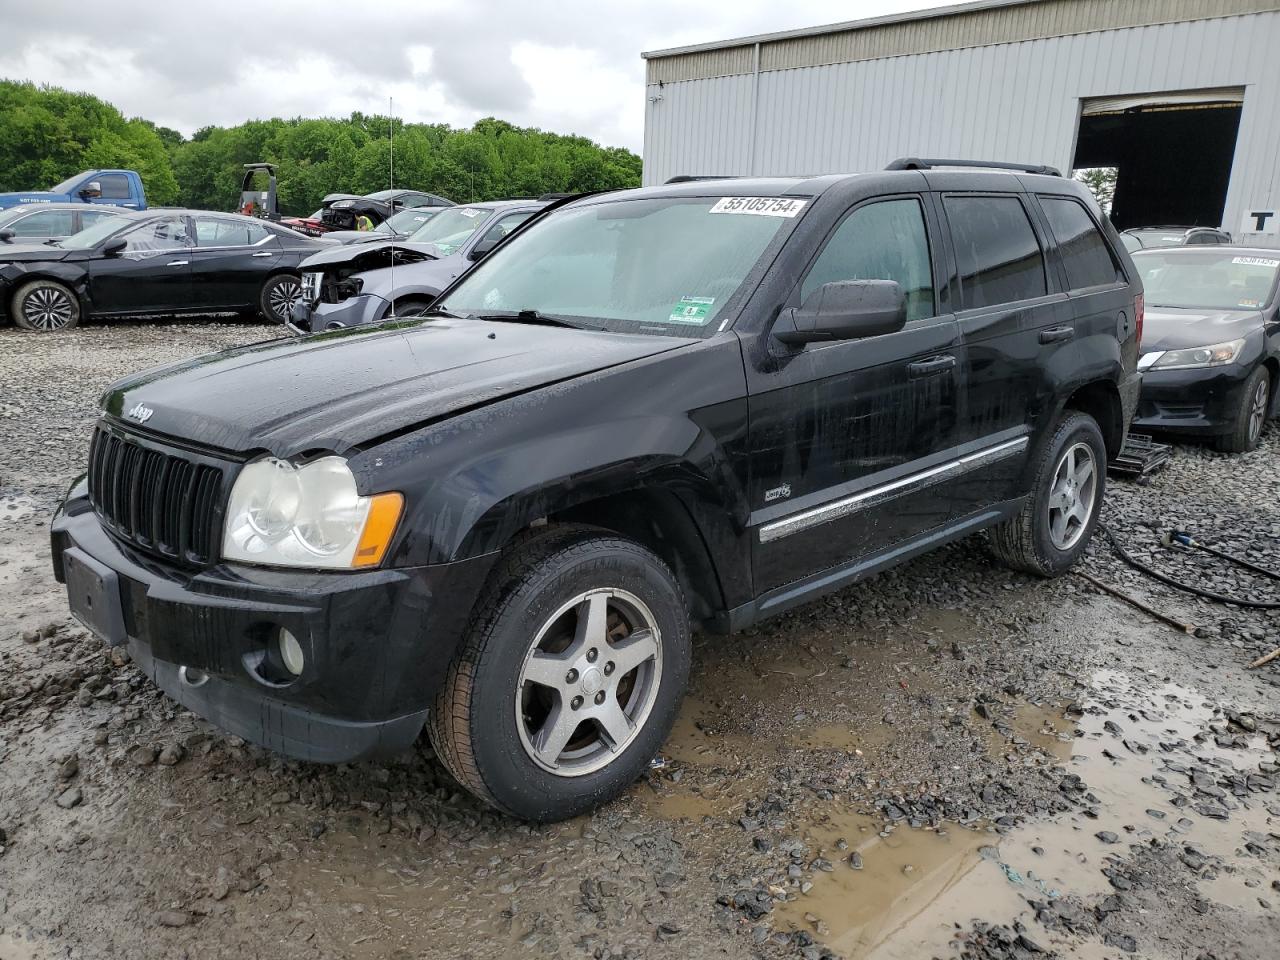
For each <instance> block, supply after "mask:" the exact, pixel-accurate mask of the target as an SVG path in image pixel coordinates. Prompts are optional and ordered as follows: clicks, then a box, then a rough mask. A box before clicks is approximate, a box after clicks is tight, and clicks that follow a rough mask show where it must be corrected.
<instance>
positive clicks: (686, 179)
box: [666, 173, 741, 183]
mask: <svg viewBox="0 0 1280 960" xmlns="http://www.w3.org/2000/svg"><path fill="white" fill-rule="evenodd" d="M739 179H741V178H740V177H739V176H738V175H737V174H734V173H679V174H676V175H675V176H674V177H668V178H667V180H666V183H696V182H697V181H699V180H739Z"/></svg>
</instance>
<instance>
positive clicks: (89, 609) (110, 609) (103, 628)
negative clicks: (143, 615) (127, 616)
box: [62, 547, 129, 647]
mask: <svg viewBox="0 0 1280 960" xmlns="http://www.w3.org/2000/svg"><path fill="white" fill-rule="evenodd" d="M62 565H63V571H64V574H65V576H66V581H67V599H68V601H69V602H70V605H71V613H72V615H73V616H74V617H75V618H76V619H77V620H79V621H80V622H81V623H82V624H84V625H85V626H86V627H88V628H89V629H90V630H91V631H92V632H93V633H94V634H96V635H97V636H99V637H101V638H102V639H103V640H104V641H105V642H106V643H107V645H108V646H112V647H119V646H122V645H124V644H125V643H128V641H129V636H128V633H127V632H126V631H125V627H124V609H123V607H122V605H121V603H120V578H119V576H117V575H116V572H115V571H114V570H112V569H111V568H110V567H107V566H104V565H103V564H101V563H99V562H98V561H97V560H95V559H93V557H91V556H89V555H88V554H87V553H85V552H84V551H83V550H81V549H79V548H78V547H68V548H67V550H66V551H64V552H63V554H62Z"/></svg>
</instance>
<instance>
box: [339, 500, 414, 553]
mask: <svg viewBox="0 0 1280 960" xmlns="http://www.w3.org/2000/svg"><path fill="white" fill-rule="evenodd" d="M402 510H404V497H403V496H402V495H401V494H399V493H379V494H377V495H375V496H372V497H370V498H369V514H368V516H367V517H366V518H365V521H364V532H363V533H362V534H360V542H359V543H358V544H356V553H355V556H354V557H352V559H351V565H352V566H353V567H376V566H377V565H378V564H380V563H381V562H382V558H383V556H385V555H386V552H387V548H388V547H389V546H391V538H392V537H393V536H394V535H395V532H396V524H397V523H399V522H400V513H401V511H402Z"/></svg>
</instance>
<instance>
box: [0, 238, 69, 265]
mask: <svg viewBox="0 0 1280 960" xmlns="http://www.w3.org/2000/svg"><path fill="white" fill-rule="evenodd" d="M71 253H72V251H70V250H63V249H62V248H61V247H51V246H49V245H47V244H44V243H0V263H30V262H32V261H35V260H65V259H67V257H68V256H70V255H71Z"/></svg>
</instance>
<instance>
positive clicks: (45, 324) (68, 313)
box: [9, 280, 80, 333]
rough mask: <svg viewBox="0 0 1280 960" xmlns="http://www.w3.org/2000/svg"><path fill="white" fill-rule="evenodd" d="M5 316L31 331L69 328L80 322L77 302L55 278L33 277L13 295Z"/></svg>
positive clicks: (52, 330)
mask: <svg viewBox="0 0 1280 960" xmlns="http://www.w3.org/2000/svg"><path fill="white" fill-rule="evenodd" d="M9 315H10V316H11V317H13V323H14V326H17V327H19V328H21V329H23V330H31V331H33V332H35V333H57V332H58V331H60V330H70V329H71V328H72V327H74V326H76V324H78V323H79V322H80V301H79V300H78V299H77V298H76V295H75V293H73V292H72V291H71V290H70V289H69V288H68V287H66V286H65V285H63V284H61V283H58V282H57V281H55V280H33V281H31V282H30V283H27V284H23V285H22V286H21V287H19V288H18V290H17V292H16V293H15V294H14V295H13V303H12V304H11V309H10V311H9Z"/></svg>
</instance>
